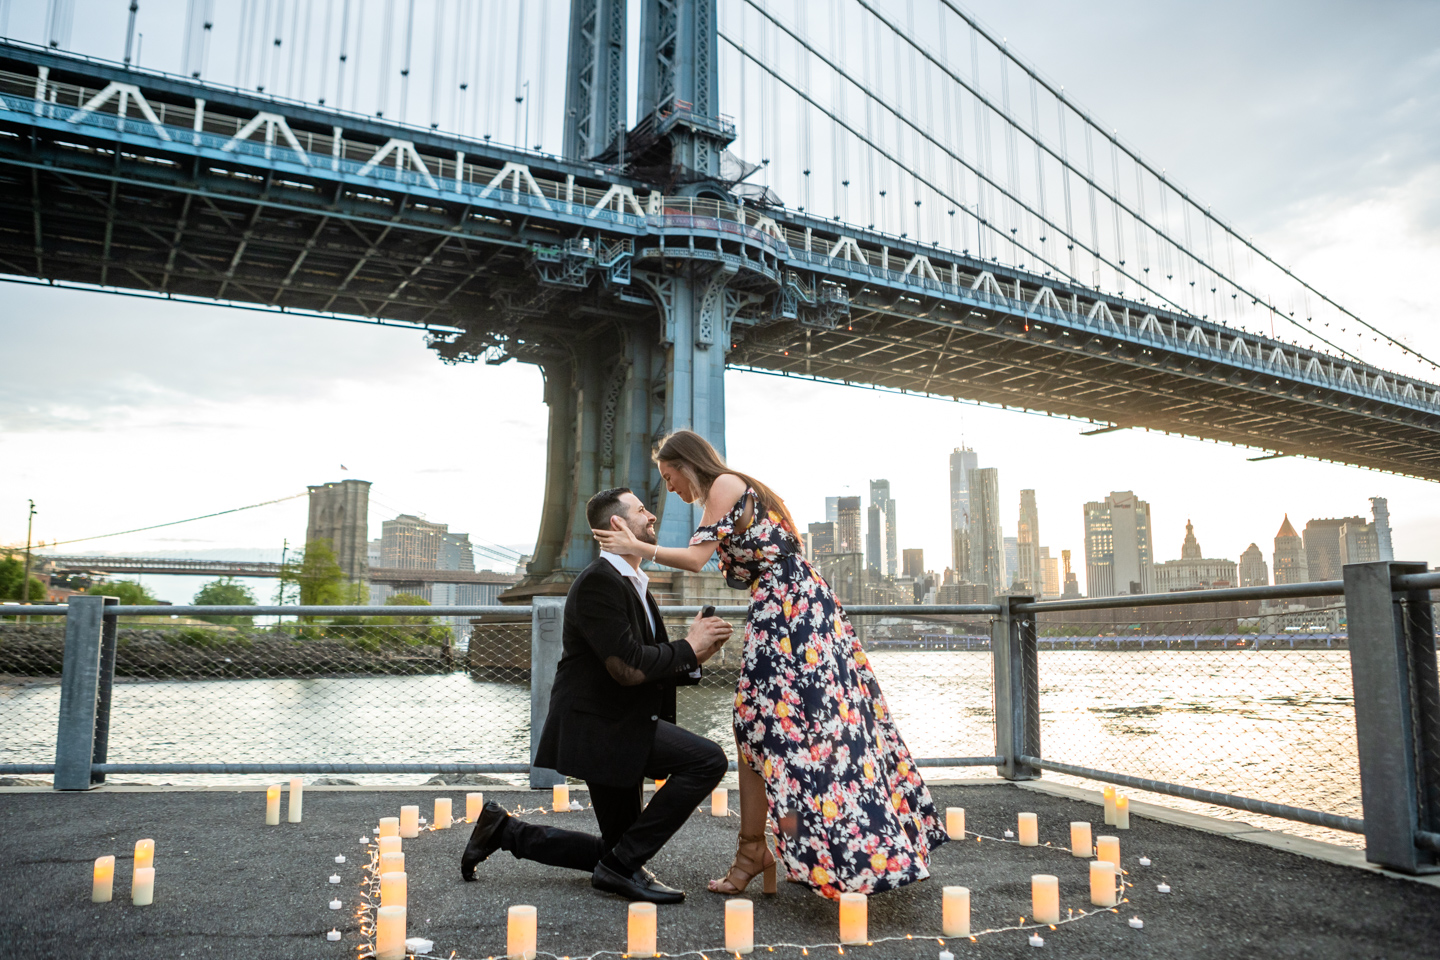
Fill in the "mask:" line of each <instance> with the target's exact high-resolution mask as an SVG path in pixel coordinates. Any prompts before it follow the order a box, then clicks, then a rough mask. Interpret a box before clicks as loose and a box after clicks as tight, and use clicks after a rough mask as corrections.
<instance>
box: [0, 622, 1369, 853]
mask: <svg viewBox="0 0 1440 960" xmlns="http://www.w3.org/2000/svg"><path fill="white" fill-rule="evenodd" d="M871 659H872V662H873V663H874V665H875V670H876V673H877V675H878V676H879V677H880V681H881V684H882V686H883V688H884V691H885V694H886V699H887V701H888V703H889V705H890V708H891V710H892V711H893V713H894V715H895V717H896V718H897V720H898V722H899V725H900V729H901V732H902V734H903V735H904V737H905V739H906V742H907V743H908V745H909V747H910V750H911V752H912V753H913V754H914V755H915V756H917V757H921V758H926V757H964V756H992V755H993V754H994V752H995V744H994V724H993V711H992V701H991V658H990V654H989V653H987V652H981V651H976V652H899V651H884V652H875V653H872V654H871ZM1039 669H1040V678H1039V681H1040V710H1041V753H1042V755H1043V756H1045V757H1047V758H1049V759H1052V760H1057V761H1062V762H1067V763H1073V764H1078V765H1082V766H1088V767H1095V768H1100V769H1106V770H1113V771H1117V772H1121V773H1128V774H1133V775H1137V776H1145V777H1151V778H1153V779H1157V780H1165V781H1169V782H1172V783H1182V784H1187V785H1192V786H1200V787H1206V788H1209V789H1213V790H1222V791H1226V792H1230V793H1236V794H1240V795H1243V796H1248V797H1254V798H1258V799H1264V800H1272V801H1278V802H1282V803H1290V804H1293V805H1296V806H1302V807H1309V808H1312V809H1319V810H1324V811H1327V812H1331V813H1339V814H1344V815H1348V816H1355V817H1358V816H1360V805H1359V774H1358V768H1357V763H1356V750H1355V729H1354V709H1353V705H1352V690H1351V684H1350V670H1349V655H1348V653H1346V652H1345V651H1343V650H1337V651H1326V650H1308V651H1289V650H1285V651H1260V652H1255V651H1233V650H1211V651H1206V650H1199V651H1143V652H1142V651H1051V652H1042V653H1041V654H1040V656H1039ZM733 691H734V686H733V676H732V678H731V679H730V680H728V681H726V680H724V679H722V678H716V680H713V681H712V682H710V683H708V684H707V685H706V686H702V687H697V688H682V690H681V694H680V718H679V719H680V722H681V724H682V725H683V726H686V727H688V728H690V729H692V730H695V731H696V732H699V733H702V734H704V735H706V736H709V737H711V738H713V739H715V740H716V741H717V742H719V743H721V744H722V745H724V746H725V747H726V750H727V752H728V753H730V754H731V755H732V757H733V754H734V743H733V739H732V735H731V733H730V711H731V707H732V701H733V696H734V692H733ZM58 706H59V684H58V682H52V681H49V680H46V681H39V682H35V681H31V682H25V681H16V680H13V679H12V680H6V681H0V762H10V763H23V762H30V763H37V762H38V763H43V762H49V761H50V760H52V759H53V756H54V735H55V723H56V717H57V715H58ZM529 718H530V701H529V687H528V684H525V683H501V682H487V681H484V680H477V679H472V678H471V677H470V676H468V675H466V674H463V673H454V674H448V675H440V676H414V677H373V678H336V679H267V680H214V681H209V680H207V681H164V682H144V681H126V680H120V681H117V683H116V685H115V693H114V704H113V707H112V720H111V733H110V751H109V759H110V760H111V761H112V762H133V763H161V762H194V763H203V762H231V763H243V762H262V761H269V762H307V761H314V762H345V761H350V762H420V761H448V762H509V763H523V762H525V761H526V760H528V757H529ZM927 773H928V775H929V776H931V777H957V776H958V777H966V776H993V775H994V769H993V768H989V767H974V768H951V769H937V770H931V771H927ZM343 777H344V779H347V780H352V781H356V782H360V783H375V782H391V783H395V782H412V783H414V782H420V781H423V780H424V779H425V778H424V777H421V776H413V775H412V776H389V777H386V776H370V775H352V774H347V775H343ZM1047 778H1053V779H1059V780H1067V779H1070V778H1065V777H1053V775H1049V774H1047ZM112 779H114V780H119V781H125V782H134V781H137V780H142V779H143V780H145V781H148V782H167V783H184V782H203V783H219V782H225V783H235V782H257V781H265V780H273V779H274V777H211V776H179V775H167V776H163V777H159V776H156V777H144V778H141V777H134V776H119V777H114V778H112ZM499 779H503V780H509V781H511V782H520V781H521V780H523V778H522V777H501V778H499ZM1086 785H1087V786H1090V787H1092V788H1093V787H1095V784H1094V783H1093V782H1088V783H1087V784H1086ZM1137 799H1147V800H1155V801H1156V802H1163V803H1166V804H1168V805H1171V806H1181V807H1189V808H1191V809H1197V810H1203V811H1204V812H1206V813H1209V814H1211V815H1218V816H1227V817H1238V818H1241V819H1245V820H1249V821H1251V822H1255V823H1264V824H1265V825H1267V826H1278V827H1283V829H1286V830H1288V831H1290V832H1293V833H1302V834H1309V835H1312V836H1318V837H1323V838H1325V839H1328V840H1332V841H1339V842H1348V843H1355V842H1357V841H1358V838H1355V837H1350V836H1349V835H1346V834H1340V833H1336V832H1333V831H1328V830H1322V829H1320V828H1309V827H1305V826H1303V825H1300V824H1295V823H1291V822H1288V821H1286V822H1284V823H1283V824H1279V823H1277V822H1274V821H1269V820H1268V819H1267V818H1262V817H1256V816H1254V815H1251V814H1240V813H1237V812H1232V811H1224V810H1223V809H1221V808H1216V807H1208V806H1200V805H1195V804H1190V803H1188V802H1186V801H1181V800H1176V799H1172V798H1163V799H1162V798H1158V797H1153V796H1145V797H1140V796H1139V795H1138V794H1137Z"/></svg>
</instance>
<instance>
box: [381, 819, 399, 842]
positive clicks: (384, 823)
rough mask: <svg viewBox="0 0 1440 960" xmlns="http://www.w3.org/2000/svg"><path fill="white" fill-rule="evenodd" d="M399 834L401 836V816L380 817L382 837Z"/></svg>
mask: <svg viewBox="0 0 1440 960" xmlns="http://www.w3.org/2000/svg"><path fill="white" fill-rule="evenodd" d="M398 836H400V818H399V817H381V818H380V837H381V839H384V838H385V837H398Z"/></svg>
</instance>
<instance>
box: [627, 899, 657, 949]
mask: <svg viewBox="0 0 1440 960" xmlns="http://www.w3.org/2000/svg"><path fill="white" fill-rule="evenodd" d="M629 921H630V923H629V929H628V931H627V933H628V934H629V938H628V940H627V948H626V952H627V953H629V954H630V956H632V957H653V956H655V904H653V903H644V902H639V903H632V904H630V915H629Z"/></svg>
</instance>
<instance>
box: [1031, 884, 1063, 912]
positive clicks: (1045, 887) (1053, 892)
mask: <svg viewBox="0 0 1440 960" xmlns="http://www.w3.org/2000/svg"><path fill="white" fill-rule="evenodd" d="M1030 910H1031V912H1032V913H1034V914H1035V922H1036V923H1059V922H1060V878H1059V877H1055V876H1051V875H1050V874H1048V873H1037V874H1035V875H1034V876H1032V877H1031V878H1030Z"/></svg>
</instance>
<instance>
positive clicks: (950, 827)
mask: <svg viewBox="0 0 1440 960" xmlns="http://www.w3.org/2000/svg"><path fill="white" fill-rule="evenodd" d="M945 832H946V833H948V834H950V839H952V840H959V839H961V838H963V837H964V836H965V808H964V807H946V808H945Z"/></svg>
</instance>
